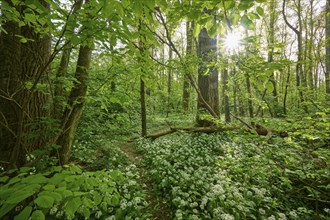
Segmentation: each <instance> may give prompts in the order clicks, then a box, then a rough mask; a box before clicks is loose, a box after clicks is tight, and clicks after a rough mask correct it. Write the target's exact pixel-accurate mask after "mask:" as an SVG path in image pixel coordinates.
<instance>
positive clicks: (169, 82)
mask: <svg viewBox="0 0 330 220" xmlns="http://www.w3.org/2000/svg"><path fill="white" fill-rule="evenodd" d="M172 55H173V52H172V49H171V48H169V62H171V60H172ZM167 74H168V75H167V111H166V117H168V116H169V114H170V112H171V105H172V104H171V95H172V67H171V66H170V67H169V68H168V72H167Z"/></svg>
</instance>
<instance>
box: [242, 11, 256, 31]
mask: <svg viewBox="0 0 330 220" xmlns="http://www.w3.org/2000/svg"><path fill="white" fill-rule="evenodd" d="M241 24H242V26H243V27H244V28H246V29H248V30H249V29H253V27H254V24H253V22H252V21H251V20H250V19H249V18H248V16H246V15H243V16H242V18H241Z"/></svg>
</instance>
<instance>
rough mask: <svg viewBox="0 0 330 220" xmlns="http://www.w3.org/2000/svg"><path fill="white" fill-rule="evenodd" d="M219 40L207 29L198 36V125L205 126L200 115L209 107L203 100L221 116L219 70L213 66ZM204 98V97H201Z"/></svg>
mask: <svg viewBox="0 0 330 220" xmlns="http://www.w3.org/2000/svg"><path fill="white" fill-rule="evenodd" d="M216 51H217V39H216V38H211V37H210V36H209V35H208V33H207V31H206V29H205V28H203V29H202V30H201V32H200V34H199V36H198V49H197V55H198V57H199V58H200V59H201V62H200V65H199V68H198V88H199V90H200V94H199V95H198V101H197V109H198V111H199V112H198V113H197V123H198V124H199V125H200V126H203V123H204V122H203V120H201V119H200V117H199V114H201V112H203V111H206V110H207V107H206V106H205V103H204V102H203V101H202V98H203V99H204V100H205V101H206V102H207V104H208V105H209V106H210V107H211V108H212V110H213V111H214V113H215V114H216V115H218V116H219V113H220V111H219V95H218V78H219V74H218V70H217V68H216V67H215V66H214V65H213V64H212V62H214V61H215V59H216V54H215V53H216ZM201 96H202V97H201Z"/></svg>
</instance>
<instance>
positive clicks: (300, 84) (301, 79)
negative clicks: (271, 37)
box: [282, 0, 307, 112]
mask: <svg viewBox="0 0 330 220" xmlns="http://www.w3.org/2000/svg"><path fill="white" fill-rule="evenodd" d="M285 5H286V0H283V5H282V14H283V18H284V21H285V23H286V25H287V26H288V27H289V28H290V29H291V30H292V31H293V32H294V33H295V34H296V35H297V47H298V48H297V50H298V54H297V64H296V86H297V89H298V93H299V98H300V102H301V103H303V102H304V101H305V100H304V95H303V89H304V88H306V85H307V83H306V77H305V76H304V73H303V69H302V61H303V47H302V20H301V1H300V0H298V4H297V13H298V14H297V16H298V29H297V28H295V27H293V26H292V25H291V24H290V23H289V21H288V20H287V17H286V14H285ZM303 108H304V110H305V111H306V112H307V107H306V105H304V107H303Z"/></svg>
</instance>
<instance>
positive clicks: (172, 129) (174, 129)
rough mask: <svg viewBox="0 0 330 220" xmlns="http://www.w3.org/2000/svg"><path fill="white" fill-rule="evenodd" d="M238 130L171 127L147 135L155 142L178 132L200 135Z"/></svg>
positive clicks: (233, 128) (231, 128) (232, 128)
mask: <svg viewBox="0 0 330 220" xmlns="http://www.w3.org/2000/svg"><path fill="white" fill-rule="evenodd" d="M235 129H238V128H235V127H169V128H167V129H165V130H162V131H158V132H155V133H152V134H149V135H147V136H146V137H147V138H150V139H152V140H155V139H157V138H159V137H162V136H165V135H168V134H172V133H174V132H177V131H185V132H200V133H207V134H209V133H215V132H224V131H232V130H235Z"/></svg>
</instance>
